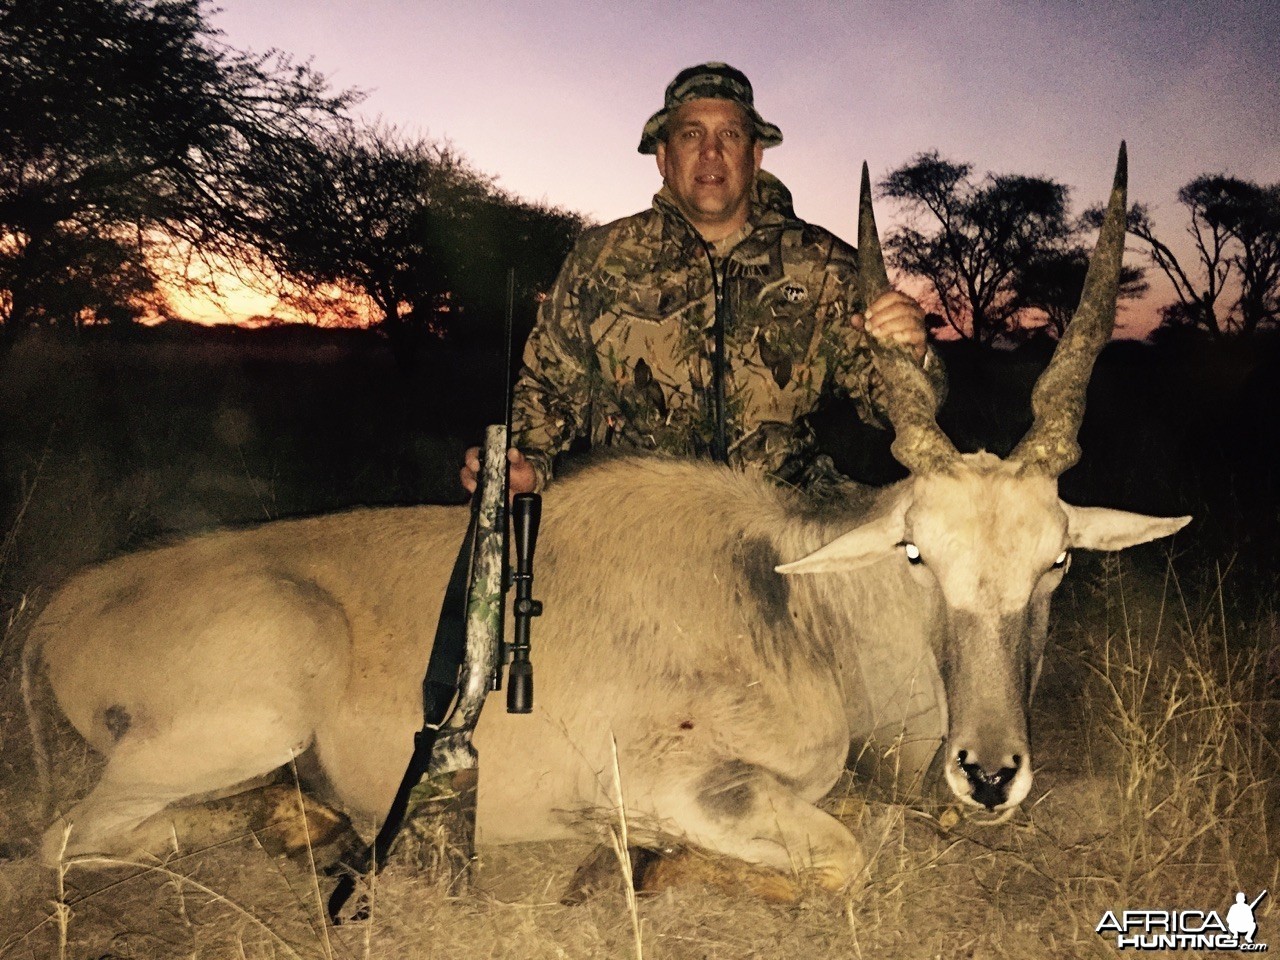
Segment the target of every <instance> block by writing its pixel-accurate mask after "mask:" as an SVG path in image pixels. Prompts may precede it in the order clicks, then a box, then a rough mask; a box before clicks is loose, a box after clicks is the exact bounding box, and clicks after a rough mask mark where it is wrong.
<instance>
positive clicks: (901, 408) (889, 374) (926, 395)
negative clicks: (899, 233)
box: [858, 162, 960, 474]
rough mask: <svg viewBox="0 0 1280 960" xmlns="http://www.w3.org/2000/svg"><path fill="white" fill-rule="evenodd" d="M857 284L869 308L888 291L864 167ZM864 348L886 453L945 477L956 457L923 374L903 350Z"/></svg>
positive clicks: (918, 470) (873, 342)
mask: <svg viewBox="0 0 1280 960" xmlns="http://www.w3.org/2000/svg"><path fill="white" fill-rule="evenodd" d="M858 284H859V287H860V288H861V292H862V298H863V300H864V301H865V302H866V304H867V305H868V306H870V304H871V303H873V302H874V301H875V300H876V298H877V297H879V296H880V295H881V294H883V293H886V292H888V291H889V290H890V289H891V288H890V286H889V274H888V273H887V272H886V271H885V268H884V252H883V251H882V250H881V249H880V235H879V234H878V233H877V232H876V216H875V213H874V212H873V211H872V209H871V176H870V174H869V173H868V171H867V165H866V163H865V162H864V163H863V164H862V192H861V196H860V198H859V201H858ZM867 343H868V345H869V346H870V348H871V356H872V359H873V360H874V362H875V365H876V370H877V371H878V372H879V374H880V378H881V380H883V381H884V388H885V409H886V412H887V413H888V416H889V421H890V423H892V424H893V429H894V433H895V437H894V440H893V446H892V447H891V448H890V449H891V451H892V453H893V457H894V459H895V460H897V461H898V462H899V463H900V464H902V465H903V466H904V467H906V468H907V469H908V470H910V471H911V472H912V473H915V474H927V473H945V472H947V471H949V470H950V469H951V466H952V465H953V464H954V463H955V462H956V461H957V460H958V459H959V457H960V454H959V453H957V452H956V448H955V447H954V446H952V444H951V441H950V440H948V439H947V435H946V434H945V433H943V432H942V430H941V429H940V428H939V427H938V421H937V415H938V395H937V394H936V393H935V392H934V389H933V386H932V385H931V384H930V383H929V379H928V378H927V377H926V376H925V375H924V371H923V370H921V369H920V365H919V364H918V363H916V361H915V358H914V357H912V356H911V353H910V351H909V350H908V348H907V347H905V346H903V345H902V344H899V343H894V342H884V341H880V340H877V339H876V338H875V337H873V336H870V335H868V336H867Z"/></svg>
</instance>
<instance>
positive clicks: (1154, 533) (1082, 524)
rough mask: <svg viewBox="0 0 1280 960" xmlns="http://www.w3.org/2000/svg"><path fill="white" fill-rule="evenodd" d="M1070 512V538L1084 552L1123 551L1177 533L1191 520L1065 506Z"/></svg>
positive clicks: (1188, 518)
mask: <svg viewBox="0 0 1280 960" xmlns="http://www.w3.org/2000/svg"><path fill="white" fill-rule="evenodd" d="M1062 507H1063V509H1064V510H1066V512H1067V536H1068V538H1069V539H1070V542H1071V546H1073V547H1078V548H1080V549H1081V550H1123V549H1125V548H1126V547H1132V546H1136V545H1137V544H1139V543H1146V542H1147V541H1148V540H1158V539H1159V538H1160V537H1167V536H1169V535H1171V534H1174V533H1177V532H1178V531H1179V530H1181V529H1182V528H1183V527H1185V526H1186V525H1187V524H1188V523H1190V522H1191V518H1190V517H1148V516H1146V515H1145V514H1141V513H1129V512H1128V511H1125V510H1108V509H1106V508H1105V507H1073V506H1072V505H1071V504H1069V503H1064V504H1063V505H1062Z"/></svg>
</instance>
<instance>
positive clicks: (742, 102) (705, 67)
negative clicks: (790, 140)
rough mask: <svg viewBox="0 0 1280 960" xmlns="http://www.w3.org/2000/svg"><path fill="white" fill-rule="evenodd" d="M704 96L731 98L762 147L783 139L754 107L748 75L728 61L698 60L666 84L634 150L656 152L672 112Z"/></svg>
mask: <svg viewBox="0 0 1280 960" xmlns="http://www.w3.org/2000/svg"><path fill="white" fill-rule="evenodd" d="M704 98H706V99H711V100H732V101H733V102H734V103H736V104H737V105H738V106H740V107H742V109H743V110H745V111H746V112H747V116H748V117H749V118H750V120H751V123H752V125H753V126H754V127H755V134H756V140H757V141H758V142H759V143H760V145H761V146H762V147H765V148H766V149H767V148H769V147H776V146H777V145H778V144H780V143H781V142H782V131H781V130H779V129H778V128H777V126H776V125H775V124H772V123H770V122H769V121H768V120H766V119H765V118H764V117H762V116H760V114H759V112H758V111H757V110H756V103H755V93H754V92H753V91H752V89H751V81H750V80H748V79H747V75H746V74H745V73H743V72H742V71H741V70H737V69H735V68H733V67H731V66H729V65H728V64H727V63H720V62H718V61H713V62H711V63H700V64H698V65H697V66H696V67H685V69H683V70H681V71H680V72H679V73H678V74H676V78H675V79H674V80H672V81H671V82H670V83H669V84H667V92H666V95H665V96H664V97H663V100H662V109H661V110H659V111H657V112H656V113H655V114H654V115H653V116H651V117H650V118H649V119H648V121H647V122H646V123H645V125H644V132H643V133H641V135H640V146H639V147H637V148H636V149H637V150H639V151H640V152H641V153H657V152H658V142H659V141H660V140H663V139H664V137H663V136H662V128H663V127H664V126H666V123H667V119H668V118H669V117H670V116H671V112H672V111H673V110H675V109H676V108H677V107H679V106H680V105H681V104H685V103H688V102H689V101H690V100H701V99H704Z"/></svg>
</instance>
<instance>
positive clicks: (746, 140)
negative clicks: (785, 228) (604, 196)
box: [658, 100, 764, 243]
mask: <svg viewBox="0 0 1280 960" xmlns="http://www.w3.org/2000/svg"><path fill="white" fill-rule="evenodd" d="M752 132H753V131H752V129H751V120H750V119H749V118H748V116H747V113H746V111H745V110H743V109H742V107H740V106H739V105H738V104H736V103H734V102H733V101H731V100H691V101H689V102H688V103H685V104H681V105H680V106H679V107H678V108H677V109H676V111H675V113H673V114H672V115H671V118H670V120H668V122H667V140H666V142H665V143H659V144H658V171H659V172H660V173H661V174H662V179H663V180H664V181H666V184H667V189H668V191H670V193H671V195H672V197H673V198H674V199H675V202H676V206H678V207H679V208H680V212H681V213H683V214H684V215H685V216H686V217H687V218H688V220H689V222H690V223H691V224H693V226H694V229H696V230H697V231H698V232H699V233H700V234H702V237H703V239H704V240H706V241H708V242H710V243H714V242H715V241H717V240H721V239H723V238H724V237H727V236H728V235H729V234H731V233H733V232H734V231H735V230H737V229H738V228H739V227H741V226H742V225H743V224H744V223H746V222H747V214H748V213H749V212H750V208H751V186H752V184H753V183H754V182H755V176H756V173H757V171H759V169H760V158H761V155H762V154H763V153H764V148H763V147H762V146H761V145H760V144H759V143H758V142H755V138H754V137H753V136H752Z"/></svg>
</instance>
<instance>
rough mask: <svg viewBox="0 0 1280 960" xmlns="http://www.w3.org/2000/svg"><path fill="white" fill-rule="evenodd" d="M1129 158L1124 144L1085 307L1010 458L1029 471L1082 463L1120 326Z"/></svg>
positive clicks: (1055, 471)
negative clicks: (1097, 372)
mask: <svg viewBox="0 0 1280 960" xmlns="http://www.w3.org/2000/svg"><path fill="white" fill-rule="evenodd" d="M1128 181H1129V159H1128V152H1127V150H1126V149H1125V145H1124V143H1123V142H1122V143H1121V144H1120V156H1119V158H1118V159H1117V160H1116V177H1115V181H1114V183H1113V184H1112V187H1111V199H1110V201H1109V202H1108V204H1107V213H1106V217H1105V218H1104V220H1103V222H1102V230H1101V231H1100V232H1099V234H1098V242H1097V245H1096V246H1095V247H1094V248H1093V256H1092V257H1090V258H1089V272H1088V273H1087V274H1086V275H1085V280H1084V290H1083V292H1081V294H1080V305H1079V306H1078V307H1076V312H1075V315H1074V316H1073V317H1072V318H1071V322H1070V323H1069V324H1068V325H1067V329H1066V332H1065V333H1063V335H1062V339H1061V340H1060V341H1059V343H1058V349H1057V350H1055V351H1054V354H1053V359H1052V360H1050V361H1049V366H1048V367H1046V368H1045V371H1044V373H1042V374H1040V379H1039V380H1037V381H1036V386H1035V390H1034V391H1033V392H1032V394H1031V410H1032V413H1033V414H1034V415H1035V419H1034V421H1033V422H1032V424H1031V429H1030V430H1028V431H1027V434H1026V436H1024V437H1023V438H1022V440H1021V442H1019V444H1018V446H1017V447H1016V448H1015V449H1014V451H1013V453H1011V454H1010V455H1009V459H1010V460H1013V461H1017V462H1020V463H1023V464H1025V465H1026V467H1027V468H1028V469H1030V470H1033V471H1036V472H1039V473H1043V474H1046V475H1048V476H1058V475H1059V474H1061V473H1063V472H1064V471H1066V470H1067V469H1069V468H1070V467H1071V466H1072V465H1073V464H1075V462H1076V461H1077V460H1079V459H1080V444H1079V443H1077V442H1076V435H1077V434H1078V433H1079V432H1080V422H1081V420H1083V419H1084V401H1085V391H1086V389H1087V387H1088V386H1089V377H1090V375H1091V374H1092V372H1093V364H1094V361H1095V360H1096V359H1097V358H1098V354H1099V353H1101V352H1102V348H1103V347H1105V346H1106V345H1107V341H1108V340H1110V339H1111V331H1112V330H1113V329H1114V327H1115V323H1116V297H1117V293H1118V291H1119V289H1120V263H1121V260H1122V259H1123V258H1124V235H1125V210H1126V199H1125V194H1126V191H1127V188H1128Z"/></svg>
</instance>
